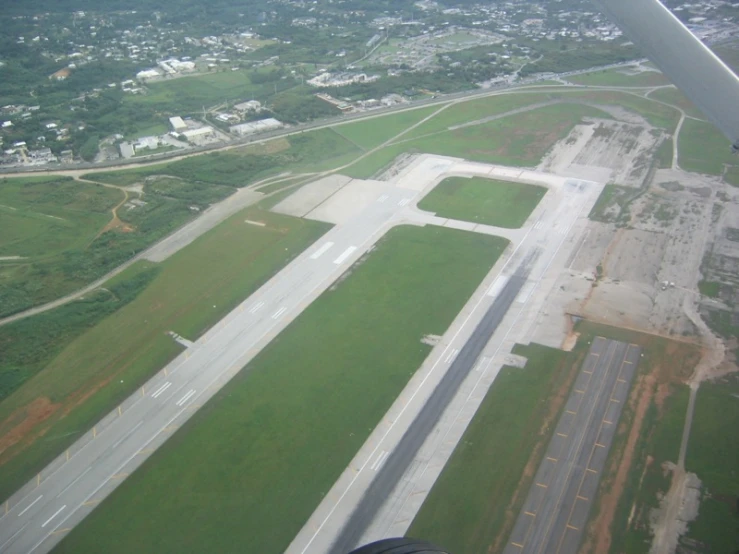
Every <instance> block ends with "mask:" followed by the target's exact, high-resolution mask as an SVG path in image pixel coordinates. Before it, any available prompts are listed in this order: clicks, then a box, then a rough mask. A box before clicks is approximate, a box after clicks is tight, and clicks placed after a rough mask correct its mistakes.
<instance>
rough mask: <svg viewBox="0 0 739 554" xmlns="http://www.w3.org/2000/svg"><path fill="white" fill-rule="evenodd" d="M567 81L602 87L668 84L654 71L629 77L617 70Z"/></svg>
mask: <svg viewBox="0 0 739 554" xmlns="http://www.w3.org/2000/svg"><path fill="white" fill-rule="evenodd" d="M568 81H570V82H572V83H576V84H578V85H591V86H602V87H655V86H661V85H667V84H669V83H670V81H668V80H667V78H666V77H665V76H664V75H662V73H658V72H656V71H646V72H643V73H638V74H635V75H629V74H628V73H624V71H623V70H618V69H608V70H605V71H597V72H594V73H585V74H583V75H576V76H574V77H569V78H568Z"/></svg>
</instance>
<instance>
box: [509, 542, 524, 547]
mask: <svg viewBox="0 0 739 554" xmlns="http://www.w3.org/2000/svg"><path fill="white" fill-rule="evenodd" d="M511 544H512V545H513V546H515V547H516V548H523V545H522V544H518V543H517V542H513V541H511Z"/></svg>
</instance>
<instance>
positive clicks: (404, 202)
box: [398, 198, 411, 208]
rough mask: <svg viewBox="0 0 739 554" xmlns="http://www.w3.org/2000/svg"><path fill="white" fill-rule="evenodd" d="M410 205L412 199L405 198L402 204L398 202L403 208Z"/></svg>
mask: <svg viewBox="0 0 739 554" xmlns="http://www.w3.org/2000/svg"><path fill="white" fill-rule="evenodd" d="M410 203H411V199H410V198H403V200H401V201H400V202H398V206H400V207H401V208H402V207H403V206H407V205H408V204H410Z"/></svg>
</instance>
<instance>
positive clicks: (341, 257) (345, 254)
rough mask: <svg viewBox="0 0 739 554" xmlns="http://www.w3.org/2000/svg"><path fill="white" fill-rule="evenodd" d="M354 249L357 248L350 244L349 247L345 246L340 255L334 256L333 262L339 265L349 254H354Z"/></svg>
mask: <svg viewBox="0 0 739 554" xmlns="http://www.w3.org/2000/svg"><path fill="white" fill-rule="evenodd" d="M356 249H357V247H356V246H350V247H349V248H347V249H346V250H344V253H343V254H341V256H339V257H338V258H336V259H335V260H334V263H335V264H336V265H339V264H342V263H344V262H345V261H346V259H347V258H348V257H349V256H351V255H352V254H354V251H355V250H356Z"/></svg>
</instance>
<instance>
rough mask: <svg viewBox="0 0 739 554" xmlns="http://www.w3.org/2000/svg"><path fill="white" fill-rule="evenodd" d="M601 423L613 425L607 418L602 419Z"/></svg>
mask: <svg viewBox="0 0 739 554" xmlns="http://www.w3.org/2000/svg"><path fill="white" fill-rule="evenodd" d="M603 423H607V424H608V425H613V422H612V421H608V420H607V419H604V420H603Z"/></svg>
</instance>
